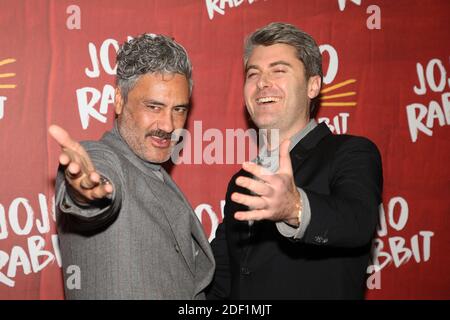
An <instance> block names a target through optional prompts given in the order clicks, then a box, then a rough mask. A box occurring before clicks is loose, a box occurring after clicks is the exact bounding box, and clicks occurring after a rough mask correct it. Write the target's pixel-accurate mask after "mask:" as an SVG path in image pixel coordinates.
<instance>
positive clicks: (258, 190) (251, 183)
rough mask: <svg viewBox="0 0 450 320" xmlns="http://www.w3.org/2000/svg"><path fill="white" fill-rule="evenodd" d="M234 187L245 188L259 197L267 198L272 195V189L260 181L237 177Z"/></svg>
mask: <svg viewBox="0 0 450 320" xmlns="http://www.w3.org/2000/svg"><path fill="white" fill-rule="evenodd" d="M236 185H238V186H240V187H243V188H246V189H248V190H250V191H251V192H253V193H254V194H257V195H259V196H269V195H270V194H272V191H273V190H272V188H271V187H270V186H269V185H267V184H266V183H264V182H263V181H261V180H255V179H251V178H248V177H242V176H241V177H237V179H236Z"/></svg>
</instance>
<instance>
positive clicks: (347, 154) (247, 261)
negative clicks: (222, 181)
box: [208, 123, 382, 299]
mask: <svg viewBox="0 0 450 320" xmlns="http://www.w3.org/2000/svg"><path fill="white" fill-rule="evenodd" d="M290 155H291V160H292V168H293V172H294V176H295V183H296V185H297V186H298V187H301V188H302V189H303V190H304V191H305V192H306V194H307V196H308V199H309V203H310V207H311V221H310V224H309V226H308V228H307V230H306V233H305V235H304V237H303V238H302V239H301V240H293V239H290V238H286V237H284V236H283V235H281V234H280V233H279V232H278V230H277V228H276V225H275V223H274V222H272V221H267V220H266V221H259V222H255V223H254V225H253V226H252V227H249V226H248V223H247V222H240V221H237V220H235V219H234V213H235V212H236V211H239V210H247V208H246V207H244V206H242V205H239V204H237V203H235V202H233V201H231V199H230V196H231V194H232V193H233V192H235V191H238V192H241V193H247V194H248V191H247V190H246V189H242V188H240V187H238V186H236V185H235V179H236V178H237V177H238V176H240V175H247V176H248V175H249V174H248V173H246V172H245V171H242V170H241V171H239V172H238V173H237V174H236V175H235V176H233V178H232V179H231V181H230V183H229V186H228V190H227V195H226V205H225V216H224V220H223V222H222V223H221V224H220V226H219V227H218V229H217V232H216V238H215V239H214V241H213V242H212V248H213V252H214V256H215V259H216V272H215V276H214V280H213V283H212V284H211V286H210V288H209V291H208V298H210V299H217V298H219V299H220V298H231V299H360V298H363V297H364V290H365V278H366V268H367V265H368V261H369V253H370V247H371V240H372V238H373V235H374V232H375V228H376V225H377V221H378V207H379V204H380V203H381V192H382V168H381V158H380V155H379V152H378V149H377V147H376V146H375V145H374V144H373V143H372V142H370V141H369V140H367V139H365V138H361V137H355V136H349V135H332V134H331V132H330V130H329V129H328V127H327V126H326V125H325V124H323V123H322V124H320V125H318V126H317V127H316V128H315V129H314V130H312V131H311V132H310V133H309V134H308V135H307V136H306V137H304V138H303V139H302V140H301V141H300V142H299V143H298V144H297V145H296V146H295V147H294V148H293V149H292V151H291V153H290Z"/></svg>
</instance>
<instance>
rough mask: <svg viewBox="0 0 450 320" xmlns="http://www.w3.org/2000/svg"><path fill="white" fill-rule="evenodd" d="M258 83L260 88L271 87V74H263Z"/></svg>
mask: <svg viewBox="0 0 450 320" xmlns="http://www.w3.org/2000/svg"><path fill="white" fill-rule="evenodd" d="M256 85H257V86H258V89H260V90H262V89H265V88H269V87H271V86H272V82H271V81H270V78H269V75H268V74H266V73H263V74H261V76H260V77H259V79H258V82H257V84H256Z"/></svg>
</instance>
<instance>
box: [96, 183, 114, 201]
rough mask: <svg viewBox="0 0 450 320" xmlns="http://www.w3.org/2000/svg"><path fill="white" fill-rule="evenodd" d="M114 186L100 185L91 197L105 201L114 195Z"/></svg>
mask: <svg viewBox="0 0 450 320" xmlns="http://www.w3.org/2000/svg"><path fill="white" fill-rule="evenodd" d="M112 190H113V188H112V185H110V184H105V185H102V184H100V185H98V186H96V187H95V188H93V189H92V193H91V196H92V197H93V198H94V199H103V198H106V197H108V196H109V195H110V194H111V193H112Z"/></svg>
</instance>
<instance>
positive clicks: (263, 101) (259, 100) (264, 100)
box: [256, 97, 281, 105]
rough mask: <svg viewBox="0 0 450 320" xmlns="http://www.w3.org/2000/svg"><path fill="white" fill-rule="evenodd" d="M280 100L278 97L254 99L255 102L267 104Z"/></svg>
mask: <svg viewBox="0 0 450 320" xmlns="http://www.w3.org/2000/svg"><path fill="white" fill-rule="evenodd" d="M279 101H281V98H280V97H261V98H257V99H256V103H257V104H259V105H267V104H271V103H277V102H279Z"/></svg>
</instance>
